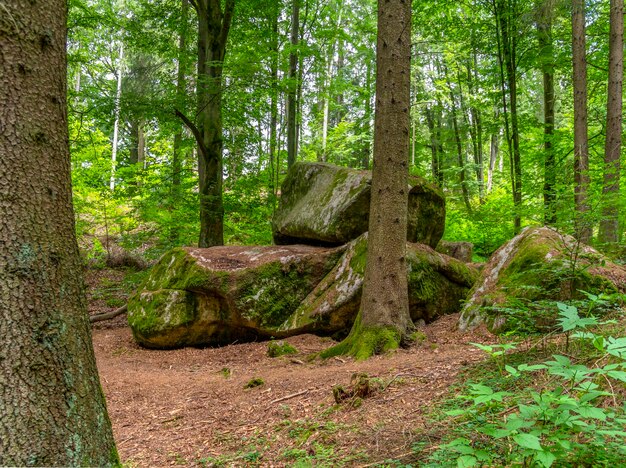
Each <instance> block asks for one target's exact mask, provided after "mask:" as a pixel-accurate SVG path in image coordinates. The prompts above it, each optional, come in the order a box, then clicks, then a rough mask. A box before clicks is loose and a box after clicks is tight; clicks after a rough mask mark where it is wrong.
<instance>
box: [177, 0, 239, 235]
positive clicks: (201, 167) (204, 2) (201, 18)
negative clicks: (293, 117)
mask: <svg viewBox="0 0 626 468" xmlns="http://www.w3.org/2000/svg"><path fill="white" fill-rule="evenodd" d="M189 3H191V5H192V6H193V7H194V9H195V10H196V13H197V15H198V82H197V84H196V96H197V99H198V109H197V115H196V122H197V123H194V122H193V121H192V120H191V119H189V118H188V117H187V116H185V115H184V114H183V113H182V112H180V110H177V111H176V113H177V115H178V116H179V117H180V118H181V119H182V120H183V122H185V125H187V127H189V130H191V132H192V133H193V135H194V137H195V139H196V144H197V146H198V178H199V184H198V186H199V192H200V239H199V241H198V247H212V246H215V245H224V201H223V197H222V184H223V180H222V178H223V161H222V156H223V154H222V153H223V149H224V142H223V135H222V75H223V69H224V58H225V56H226V42H227V40H228V33H229V31H230V25H231V22H232V19H233V13H234V11H235V0H226V4H225V6H224V8H223V9H222V5H221V2H220V1H219V0H189Z"/></svg>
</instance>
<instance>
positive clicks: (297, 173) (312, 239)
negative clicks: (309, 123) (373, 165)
mask: <svg viewBox="0 0 626 468" xmlns="http://www.w3.org/2000/svg"><path fill="white" fill-rule="evenodd" d="M371 183H372V172H371V171H364V170H356V169H350V168H346V167H339V166H334V165H332V164H326V163H308V162H298V163H296V164H295V165H294V166H293V167H292V168H291V169H290V170H289V172H288V173H287V177H286V178H285V181H284V182H283V185H282V187H281V198H280V202H279V206H278V209H277V210H276V213H275V215H274V218H273V220H272V231H273V235H274V242H275V243H276V244H279V245H288V244H300V243H302V244H310V245H341V244H346V243H348V242H350V241H352V240H354V239H356V238H357V237H358V236H360V235H361V234H363V233H365V232H366V231H367V229H368V223H369V207H370V196H371ZM407 190H409V205H408V229H407V240H408V241H409V242H420V243H424V244H427V245H430V246H431V247H433V248H434V247H435V246H436V245H437V243H438V242H439V240H440V239H441V236H442V235H443V231H444V227H445V200H444V197H443V194H442V192H441V191H440V190H439V189H438V188H437V187H436V186H434V185H433V184H430V183H429V182H427V181H426V180H425V179H423V178H421V177H415V176H411V177H410V178H409V186H408V187H407Z"/></svg>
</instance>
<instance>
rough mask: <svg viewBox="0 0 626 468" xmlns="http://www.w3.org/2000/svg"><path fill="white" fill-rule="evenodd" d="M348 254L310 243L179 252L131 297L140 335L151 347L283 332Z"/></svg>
mask: <svg viewBox="0 0 626 468" xmlns="http://www.w3.org/2000/svg"><path fill="white" fill-rule="evenodd" d="M342 252H343V249H342V248H334V249H333V248H322V247H311V246H303V245H291V246H264V247H230V246H227V247H213V248H210V249H198V248H184V249H181V248H179V249H174V250H172V251H170V252H168V253H167V254H165V255H164V256H163V257H162V258H161V260H160V261H159V262H158V264H157V265H156V266H155V267H154V268H153V269H152V271H151V272H150V275H149V276H148V278H147V279H146V280H145V281H144V283H143V284H142V286H140V288H139V289H138V292H137V293H136V294H135V295H134V296H133V297H131V299H130V300H129V302H128V321H129V324H130V327H131V329H132V331H133V335H134V337H135V339H136V341H137V342H138V343H139V344H141V345H142V346H145V347H150V348H178V347H182V346H212V345H223V344H229V343H233V342H235V341H239V342H243V341H253V340H256V339H264V338H269V337H272V336H274V337H279V336H281V335H280V334H279V333H277V330H278V328H279V326H280V325H282V324H283V323H284V321H285V320H286V319H287V318H288V317H289V316H290V315H291V314H292V313H293V311H295V310H296V309H297V308H298V306H299V305H300V302H301V301H302V300H303V299H304V298H305V297H306V296H307V295H308V294H309V293H310V292H311V291H312V290H313V288H315V286H316V285H317V284H318V283H319V281H320V280H321V279H322V278H324V277H325V276H326V274H328V272H329V271H330V270H331V269H332V268H333V267H334V265H335V263H336V262H337V260H338V259H339V257H340V256H341V254H342Z"/></svg>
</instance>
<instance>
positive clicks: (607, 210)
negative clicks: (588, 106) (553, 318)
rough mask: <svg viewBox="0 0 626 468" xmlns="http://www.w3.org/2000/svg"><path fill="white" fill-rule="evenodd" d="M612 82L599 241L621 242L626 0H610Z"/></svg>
mask: <svg viewBox="0 0 626 468" xmlns="http://www.w3.org/2000/svg"><path fill="white" fill-rule="evenodd" d="M610 11H611V16H610V23H609V83H608V89H607V104H606V139H605V144H604V186H603V187H602V197H603V205H602V220H601V221H600V232H599V234H598V238H599V241H600V242H601V243H603V244H614V243H617V242H619V182H620V180H619V179H620V155H621V151H622V82H623V80H624V0H611V2H610Z"/></svg>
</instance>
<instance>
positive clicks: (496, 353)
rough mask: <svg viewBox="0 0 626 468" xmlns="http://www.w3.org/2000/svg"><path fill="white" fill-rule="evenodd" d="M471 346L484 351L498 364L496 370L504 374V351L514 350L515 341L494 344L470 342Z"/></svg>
mask: <svg viewBox="0 0 626 468" xmlns="http://www.w3.org/2000/svg"><path fill="white" fill-rule="evenodd" d="M470 344H471V345H472V346H475V347H476V348H478V349H480V350H482V351H484V352H485V353H487V354H488V355H489V356H490V357H491V359H493V361H494V362H495V363H496V365H497V366H498V370H499V371H500V374H504V369H505V366H506V353H507V351H511V350H514V349H515V347H516V346H517V343H502V344H494V345H484V344H480V343H470Z"/></svg>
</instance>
